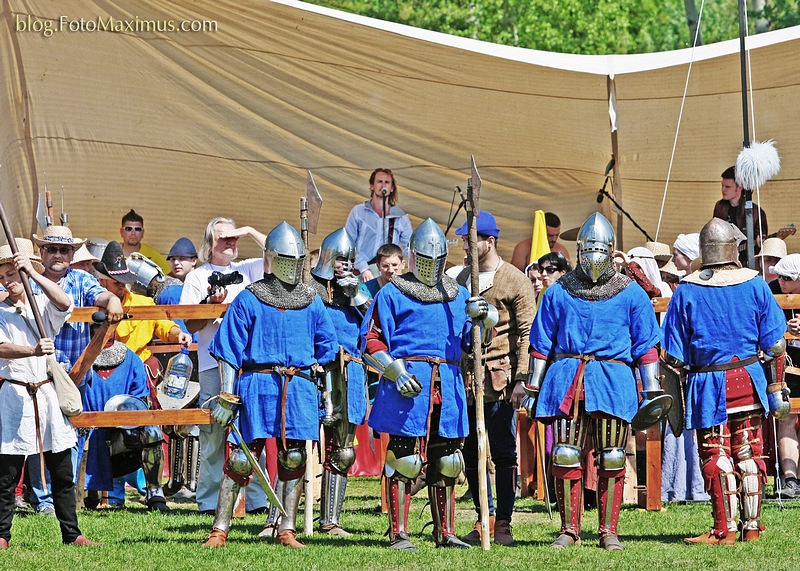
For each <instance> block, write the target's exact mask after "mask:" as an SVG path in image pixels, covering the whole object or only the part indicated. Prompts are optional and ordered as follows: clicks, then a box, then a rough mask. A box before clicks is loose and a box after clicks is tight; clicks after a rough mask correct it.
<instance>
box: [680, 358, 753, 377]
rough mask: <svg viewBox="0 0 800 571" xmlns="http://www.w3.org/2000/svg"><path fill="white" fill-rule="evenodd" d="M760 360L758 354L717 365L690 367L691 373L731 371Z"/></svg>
mask: <svg viewBox="0 0 800 571" xmlns="http://www.w3.org/2000/svg"><path fill="white" fill-rule="evenodd" d="M756 361H758V355H753V356H752V357H748V358H747V359H742V360H741V361H730V362H728V363H717V364H715V365H704V366H702V367H689V372H690V373H714V372H716V371H730V370H731V369H738V368H740V367H744V366H745V365H752V364H753V363H755V362H756Z"/></svg>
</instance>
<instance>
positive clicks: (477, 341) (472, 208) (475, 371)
mask: <svg viewBox="0 0 800 571" xmlns="http://www.w3.org/2000/svg"><path fill="white" fill-rule="evenodd" d="M478 199H479V197H478V196H475V195H474V192H473V188H472V182H471V181H470V182H469V183H468V184H467V228H468V230H469V234H468V240H469V260H470V270H471V279H470V285H471V289H472V295H478V294H479V293H480V285H479V284H480V280H479V269H478V229H477V227H476V225H475V218H476V216H477V214H478V212H479V210H478ZM471 334H472V388H473V392H474V393H475V433H476V437H477V441H478V497H479V498H480V510H481V515H480V517H481V549H483V550H484V551H489V549H490V548H491V538H490V537H489V490H488V487H487V482H486V464H487V460H486V458H487V454H486V445H487V439H486V419H485V417H484V410H483V359H482V357H483V355H482V351H481V327H480V324H479V323H478V322H477V321H473V322H472V330H471Z"/></svg>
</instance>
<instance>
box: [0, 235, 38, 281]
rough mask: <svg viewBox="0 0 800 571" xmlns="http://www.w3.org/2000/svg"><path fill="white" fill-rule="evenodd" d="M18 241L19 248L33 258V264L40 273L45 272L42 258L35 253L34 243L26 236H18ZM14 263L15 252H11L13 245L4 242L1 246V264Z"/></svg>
mask: <svg viewBox="0 0 800 571" xmlns="http://www.w3.org/2000/svg"><path fill="white" fill-rule="evenodd" d="M16 241H17V250H19V251H20V253H22V254H25V255H26V256H28V257H29V258H30V259H31V265H32V266H33V269H34V270H36V271H37V272H39V273H40V274H41V273H43V272H44V266H43V265H42V259H41V258H40V257H39V256H35V255H34V254H33V243H32V242H31V241H30V240H27V239H25V238H16ZM12 263H14V254H12V253H11V246H9V245H8V244H3V245H2V246H0V266H2V265H3V264H12Z"/></svg>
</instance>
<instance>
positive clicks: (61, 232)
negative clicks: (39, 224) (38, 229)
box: [33, 226, 86, 248]
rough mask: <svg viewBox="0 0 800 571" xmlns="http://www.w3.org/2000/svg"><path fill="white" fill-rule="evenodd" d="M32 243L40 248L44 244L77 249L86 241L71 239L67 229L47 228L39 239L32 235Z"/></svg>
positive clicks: (63, 227) (61, 227) (59, 227)
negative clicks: (61, 245)
mask: <svg viewBox="0 0 800 571" xmlns="http://www.w3.org/2000/svg"><path fill="white" fill-rule="evenodd" d="M33 241H34V242H36V245H37V246H39V247H40V248H41V247H42V246H44V245H45V244H66V245H68V246H73V247H76V248H77V247H78V246H80V245H81V244H83V243H84V242H85V241H86V240H81V239H80V238H73V237H72V230H70V229H69V228H67V227H66V226H48V227H47V228H46V229H45V231H44V234H42V237H41V238H40V237H39V236H37V235H36V234H34V235H33Z"/></svg>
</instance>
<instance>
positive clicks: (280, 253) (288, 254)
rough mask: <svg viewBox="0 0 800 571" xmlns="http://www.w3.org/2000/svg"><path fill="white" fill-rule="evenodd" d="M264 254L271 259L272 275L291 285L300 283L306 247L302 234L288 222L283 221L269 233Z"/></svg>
mask: <svg viewBox="0 0 800 571" xmlns="http://www.w3.org/2000/svg"><path fill="white" fill-rule="evenodd" d="M264 255H265V256H267V257H269V259H270V262H271V266H270V267H271V270H270V271H271V272H272V275H274V276H275V277H276V278H278V279H279V280H281V281H282V282H283V283H286V284H289V285H296V284H298V283H300V280H301V279H302V277H303V262H304V261H305V259H306V249H305V246H304V245H303V239H302V238H300V234H299V233H298V232H297V230H295V229H294V228H292V226H291V225H290V224H289V223H288V222H286V221H283V222H281V223H280V224H278V225H277V226H275V228H273V229H272V231H271V232H270V233H269V234H268V235H267V239H266V241H265V242H264Z"/></svg>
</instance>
